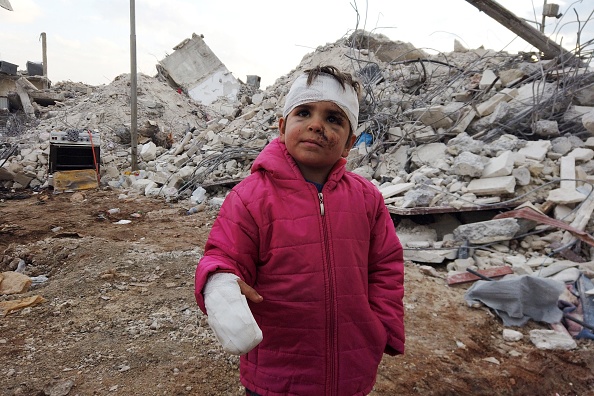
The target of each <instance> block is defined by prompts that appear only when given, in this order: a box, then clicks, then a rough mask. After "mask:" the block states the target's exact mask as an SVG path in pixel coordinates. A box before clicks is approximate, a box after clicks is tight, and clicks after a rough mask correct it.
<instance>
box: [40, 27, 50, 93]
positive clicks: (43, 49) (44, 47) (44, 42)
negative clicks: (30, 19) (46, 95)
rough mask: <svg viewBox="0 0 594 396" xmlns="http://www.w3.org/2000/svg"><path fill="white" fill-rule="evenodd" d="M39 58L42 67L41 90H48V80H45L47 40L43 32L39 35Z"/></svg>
mask: <svg viewBox="0 0 594 396" xmlns="http://www.w3.org/2000/svg"><path fill="white" fill-rule="evenodd" d="M41 56H42V61H41V63H42V67H43V77H45V78H44V79H43V88H44V89H47V88H49V86H48V85H49V84H48V78H47V40H46V34H45V32H42V33H41Z"/></svg>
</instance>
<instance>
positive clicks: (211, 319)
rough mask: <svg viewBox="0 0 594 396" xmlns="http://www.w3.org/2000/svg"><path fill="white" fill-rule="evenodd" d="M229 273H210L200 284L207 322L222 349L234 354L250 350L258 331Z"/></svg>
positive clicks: (235, 277)
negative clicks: (203, 284)
mask: <svg viewBox="0 0 594 396" xmlns="http://www.w3.org/2000/svg"><path fill="white" fill-rule="evenodd" d="M238 279H239V278H238V277H237V276H236V275H235V274H231V273H216V274H213V275H211V276H210V277H209V278H208V281H207V282H206V285H205V286H204V293H203V294H204V305H205V306H206V313H207V314H208V324H209V325H210V327H211V328H212V330H213V332H214V333H215V336H216V337H217V340H218V341H219V342H220V343H221V345H222V347H223V350H225V351H226V352H228V353H232V354H234V355H242V354H244V353H247V352H249V351H251V350H252V349H253V348H254V347H255V346H256V345H258V344H259V343H260V341H262V331H261V330H260V327H258V324H257V323H256V320H255V319H254V316H253V315H252V312H251V311H250V308H249V306H248V304H247V300H246V298H245V296H244V295H243V294H241V289H240V288H239V284H238V283H237V280H238Z"/></svg>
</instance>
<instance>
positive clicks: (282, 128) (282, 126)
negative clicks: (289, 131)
mask: <svg viewBox="0 0 594 396" xmlns="http://www.w3.org/2000/svg"><path fill="white" fill-rule="evenodd" d="M286 125H287V123H286V122H285V119H284V117H281V118H280V119H279V120H278V132H279V138H280V141H281V142H282V143H284V142H285V127H286Z"/></svg>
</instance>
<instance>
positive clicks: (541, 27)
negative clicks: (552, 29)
mask: <svg viewBox="0 0 594 396" xmlns="http://www.w3.org/2000/svg"><path fill="white" fill-rule="evenodd" d="M546 8H547V0H544V4H543V6H542V22H541V23H540V32H541V33H544V27H545V22H546V19H547V17H546V15H545V9H546Z"/></svg>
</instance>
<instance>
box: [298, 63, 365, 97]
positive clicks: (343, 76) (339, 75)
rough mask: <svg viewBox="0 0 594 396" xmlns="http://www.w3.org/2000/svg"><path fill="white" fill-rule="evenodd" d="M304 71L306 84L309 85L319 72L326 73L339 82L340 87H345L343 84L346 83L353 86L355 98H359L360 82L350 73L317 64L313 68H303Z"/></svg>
mask: <svg viewBox="0 0 594 396" xmlns="http://www.w3.org/2000/svg"><path fill="white" fill-rule="evenodd" d="M305 73H306V74H307V85H311V83H312V82H313V80H314V79H315V78H316V77H317V76H318V75H319V74H320V73H326V74H330V75H331V76H332V77H334V78H335V79H336V80H337V81H338V82H339V83H340V86H341V87H342V88H345V84H348V85H350V86H351V87H353V89H354V90H355V92H356V93H357V98H359V97H360V95H361V84H360V83H359V81H357V80H355V79H354V78H353V76H352V75H351V74H350V73H346V72H342V71H340V70H338V69H337V68H336V67H334V66H331V65H326V66H317V67H315V68H313V69H307V70H305Z"/></svg>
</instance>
